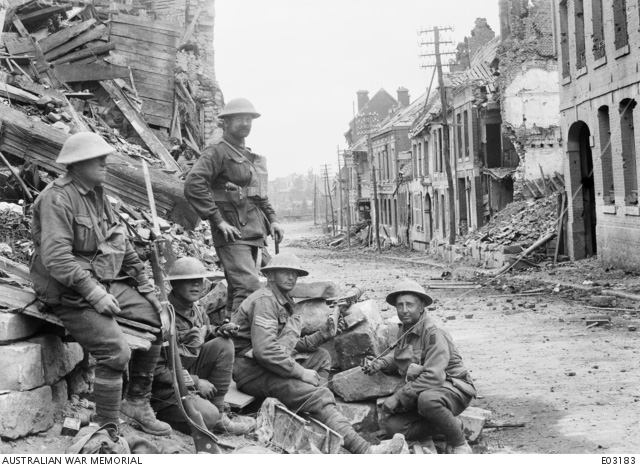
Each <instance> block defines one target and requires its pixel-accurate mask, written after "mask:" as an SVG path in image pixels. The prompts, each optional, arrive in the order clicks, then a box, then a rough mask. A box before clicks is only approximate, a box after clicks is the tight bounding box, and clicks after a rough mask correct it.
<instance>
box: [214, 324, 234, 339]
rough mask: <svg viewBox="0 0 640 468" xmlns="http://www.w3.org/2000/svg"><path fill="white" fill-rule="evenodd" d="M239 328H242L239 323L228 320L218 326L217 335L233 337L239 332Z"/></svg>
mask: <svg viewBox="0 0 640 468" xmlns="http://www.w3.org/2000/svg"><path fill="white" fill-rule="evenodd" d="M238 330H240V327H238V325H236V324H235V323H231V322H227V323H225V324H222V325H220V326H219V327H218V328H216V335H219V336H222V337H223V338H233V337H235V336H236V335H237V334H238Z"/></svg>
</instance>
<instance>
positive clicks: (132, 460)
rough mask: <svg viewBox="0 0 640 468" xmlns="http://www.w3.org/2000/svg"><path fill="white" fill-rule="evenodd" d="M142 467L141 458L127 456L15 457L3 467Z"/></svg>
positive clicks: (4, 458) (5, 458)
mask: <svg viewBox="0 0 640 468" xmlns="http://www.w3.org/2000/svg"><path fill="white" fill-rule="evenodd" d="M63 463H64V464H65V465H86V464H91V465H141V464H142V462H141V461H140V457H126V456H108V455H95V456H86V455H78V456H68V457H47V456H40V457H38V456H33V457H30V456H14V457H2V463H0V464H2V465H62V464H63Z"/></svg>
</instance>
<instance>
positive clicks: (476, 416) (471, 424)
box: [458, 406, 491, 442]
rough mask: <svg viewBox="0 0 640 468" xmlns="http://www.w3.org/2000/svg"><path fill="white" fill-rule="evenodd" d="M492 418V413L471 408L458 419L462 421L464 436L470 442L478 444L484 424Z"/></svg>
mask: <svg viewBox="0 0 640 468" xmlns="http://www.w3.org/2000/svg"><path fill="white" fill-rule="evenodd" d="M490 417H491V411H489V410H485V409H482V408H475V407H473V406H470V407H469V408H467V409H466V410H464V411H463V412H462V413H461V414H460V415H459V416H458V418H460V420H461V421H462V424H463V430H464V436H465V437H466V438H467V440H468V441H469V442H476V441H477V440H478V437H480V434H481V433H482V429H483V428H484V424H485V422H486V421H487V419H489V418H490Z"/></svg>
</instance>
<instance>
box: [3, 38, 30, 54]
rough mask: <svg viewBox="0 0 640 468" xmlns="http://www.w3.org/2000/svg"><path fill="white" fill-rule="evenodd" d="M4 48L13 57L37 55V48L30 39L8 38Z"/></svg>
mask: <svg viewBox="0 0 640 468" xmlns="http://www.w3.org/2000/svg"><path fill="white" fill-rule="evenodd" d="M4 46H5V47H6V48H7V51H8V52H9V53H10V54H11V55H25V54H26V55H34V54H35V53H36V46H35V45H33V41H32V40H31V39H29V38H28V37H8V38H6V39H5V40H4ZM2 58H4V57H2Z"/></svg>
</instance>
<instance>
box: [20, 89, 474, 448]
mask: <svg viewBox="0 0 640 468" xmlns="http://www.w3.org/2000/svg"><path fill="white" fill-rule="evenodd" d="M219 117H220V119H221V121H222V125H223V129H224V134H223V136H222V139H221V140H220V141H219V142H218V143H216V144H214V145H212V146H209V147H207V148H206V149H205V150H204V151H203V153H202V155H201V156H200V158H199V159H198V160H197V161H196V163H195V164H194V166H193V168H192V169H191V171H190V172H189V174H188V176H187V178H186V181H185V189H184V193H185V196H186V198H187V200H188V201H189V202H190V204H191V205H192V206H193V208H194V209H195V211H196V213H197V214H198V215H199V216H200V217H201V218H202V219H204V220H207V221H209V223H210V225H211V233H212V238H213V244H214V247H215V250H216V253H217V255H218V258H219V259H220V261H221V263H222V266H223V268H224V274H225V278H226V281H227V285H228V291H227V292H228V294H227V304H226V307H225V313H224V314H223V317H222V318H221V320H219V321H217V323H211V321H210V319H209V317H208V316H207V314H206V313H205V311H204V310H203V309H202V308H201V307H200V306H199V305H198V300H199V299H200V298H201V296H202V295H203V293H204V288H205V279H206V278H207V277H209V276H211V273H210V272H209V271H208V270H207V269H206V268H205V267H204V266H203V265H202V263H200V262H199V261H198V260H197V259H195V258H190V257H184V258H180V259H178V260H177V261H176V262H175V263H174V264H173V265H172V266H171V268H170V270H169V272H168V275H167V278H166V279H167V280H168V281H169V282H170V284H171V292H170V294H169V295H168V302H169V303H170V306H171V307H173V309H174V311H175V333H176V338H177V344H178V351H179V354H180V358H181V362H182V366H183V369H184V370H185V374H184V377H185V379H186V381H187V385H188V387H189V389H190V391H191V393H192V395H191V396H190V398H191V401H192V402H193V406H194V407H195V408H196V409H197V411H199V412H200V413H201V415H202V418H203V421H204V423H205V424H206V426H207V428H208V429H209V430H211V431H214V432H222V433H232V434H246V433H249V432H251V431H252V430H253V429H255V421H254V420H253V419H252V418H249V417H245V416H237V415H235V416H233V417H230V416H229V414H228V413H226V412H225V406H224V400H225V395H226V394H227V391H228V389H229V386H230V383H231V381H232V379H233V380H234V381H235V382H236V384H237V387H238V389H239V390H240V391H242V392H245V393H247V394H249V395H252V396H254V397H257V398H267V397H273V398H277V399H278V400H279V401H280V402H282V403H283V404H284V405H286V406H287V407H288V408H289V409H290V410H292V411H295V412H301V413H308V414H309V415H311V416H312V417H314V418H316V419H318V420H319V421H321V422H323V423H324V424H326V425H327V426H328V427H330V428H331V429H333V430H335V431H336V432H338V433H339V434H340V435H341V436H342V437H343V439H344V447H345V449H347V450H348V451H349V452H351V453H400V451H401V450H402V448H403V446H404V441H405V437H406V438H408V439H410V440H416V441H421V440H425V439H426V438H428V437H431V436H432V435H434V434H442V435H444V437H445V439H446V441H447V444H448V451H449V452H450V453H471V448H470V447H469V445H468V444H467V442H466V440H465V436H464V432H463V429H462V424H461V422H460V419H459V418H457V417H456V416H458V415H459V414H460V413H461V412H462V411H464V409H465V408H466V407H467V406H468V405H469V403H470V402H471V400H472V399H473V398H474V397H475V394H476V391H475V387H474V385H473V381H472V379H471V376H470V375H469V372H468V371H467V370H466V368H465V367H464V364H463V363H462V359H461V357H460V354H459V353H458V351H457V349H456V346H455V345H454V343H453V341H452V339H451V336H450V335H449V334H448V333H447V332H446V331H445V330H443V329H441V328H439V327H438V326H437V325H436V324H435V323H434V322H433V320H432V319H431V318H430V317H428V316H427V312H426V308H427V307H428V306H429V305H430V304H431V303H432V302H433V300H432V298H431V297H430V296H429V295H428V294H427V292H426V291H425V290H424V289H423V288H422V287H421V286H420V285H419V284H418V283H417V282H415V281H412V280H403V281H401V282H400V283H398V284H397V285H396V286H395V288H394V289H393V291H392V292H391V293H390V294H389V295H388V296H387V302H388V303H389V304H390V305H392V306H394V307H395V308H396V310H397V314H398V318H399V319H400V322H401V324H400V326H399V329H398V339H397V341H396V346H395V348H394V351H393V353H391V354H388V355H386V356H382V357H370V358H367V360H366V361H365V363H364V364H363V366H362V371H363V372H365V373H366V374H373V373H376V372H379V371H381V372H385V373H398V374H399V375H401V376H403V377H404V380H405V383H404V384H402V385H401V386H399V388H398V389H397V390H396V391H395V393H394V394H393V395H391V396H390V397H388V398H387V399H386V400H385V402H384V410H385V411H387V412H389V413H390V414H391V415H390V417H389V419H388V424H387V428H386V429H387V434H388V440H385V441H383V442H382V443H380V444H379V445H371V444H369V442H367V441H366V440H365V439H363V438H362V437H361V436H360V435H359V434H358V433H357V432H356V431H355V430H354V428H353V427H352V425H351V424H350V423H349V420H348V419H347V418H346V417H345V416H344V415H343V414H341V413H340V412H339V411H338V409H337V406H336V400H335V398H334V396H333V393H332V392H331V391H330V390H329V389H328V388H327V382H328V378H329V372H330V369H331V358H330V356H329V354H328V353H327V352H326V351H325V350H324V349H322V348H320V346H321V345H322V344H323V343H325V342H327V341H329V340H331V339H332V338H333V337H334V336H335V334H336V333H340V332H341V326H337V325H336V324H334V323H333V321H332V319H331V318H329V319H328V320H327V323H326V324H325V326H324V327H322V328H321V329H320V330H319V331H317V332H315V333H314V334H311V335H307V336H301V330H302V324H301V317H300V316H299V315H297V314H296V313H295V303H294V301H293V300H292V298H291V295H290V293H291V291H292V290H293V288H294V287H295V285H296V282H297V280H298V278H299V277H301V276H307V275H308V274H309V273H308V271H307V270H306V269H305V268H303V266H302V265H301V263H300V260H299V259H298V258H297V257H296V256H295V255H292V254H288V253H281V254H277V255H275V256H274V257H273V258H271V259H270V261H267V260H266V259H265V258H263V252H264V251H265V250H264V247H265V245H266V239H267V237H268V236H269V235H271V236H272V237H273V239H274V240H275V241H276V242H280V241H281V240H282V238H283V235H284V230H283V229H282V227H281V226H280V224H279V223H278V219H277V217H276V213H275V211H274V209H273V207H272V206H271V204H270V203H269V199H268V197H267V170H266V160H265V158H264V157H262V156H259V155H257V154H255V153H253V152H251V150H250V149H249V148H247V147H246V146H245V138H246V137H247V136H248V135H249V133H250V131H251V126H252V122H253V119H256V118H258V117H260V114H258V113H257V112H256V111H255V109H254V107H253V105H252V104H251V103H250V102H249V101H247V100H246V99H234V100H232V101H230V102H228V103H227V105H226V106H225V107H224V109H223V111H222V112H221V113H220V115H219ZM115 151H116V150H115V149H114V148H113V147H112V146H111V145H109V144H108V143H107V142H106V141H105V140H104V139H103V138H102V137H100V136H99V135H97V134H94V133H77V134H74V135H72V136H71V137H69V138H68V139H67V141H66V142H65V144H64V146H63V147H62V150H61V152H60V155H59V157H58V159H57V162H58V163H60V164H64V165H66V168H67V172H66V174H65V175H64V176H63V177H61V178H59V179H57V180H55V181H54V182H52V183H51V184H49V185H48V186H47V187H46V189H45V190H43V191H42V193H41V194H40V195H39V196H38V198H37V199H36V201H35V203H34V206H33V225H32V236H33V240H34V246H35V248H34V250H35V251H34V254H33V256H32V258H31V261H30V271H31V277H32V279H33V282H34V288H35V291H36V294H37V297H38V298H39V299H40V300H41V301H42V302H43V303H45V304H46V305H47V306H48V307H49V308H50V310H51V312H52V313H53V314H55V315H56V316H57V317H59V318H60V320H61V321H62V323H63V324H64V326H65V327H66V328H67V330H68V331H69V333H70V334H71V335H72V336H73V338H74V339H75V340H76V341H77V342H78V343H80V344H81V345H82V346H83V348H84V349H85V350H86V351H87V352H89V353H91V355H93V357H94V358H95V359H96V370H95V384H94V394H93V396H94V399H95V403H96V411H95V414H94V415H92V421H93V422H94V423H96V424H97V425H104V424H106V423H115V424H119V423H121V422H122V419H124V420H127V421H131V422H133V423H135V424H136V425H137V426H138V427H139V428H140V429H142V430H143V431H145V432H148V433H150V434H155V435H168V434H170V433H171V431H172V427H174V428H179V427H180V425H184V423H185V422H186V418H185V416H184V415H183V413H182V411H181V410H180V408H179V405H178V404H177V400H176V398H177V396H176V395H175V394H174V390H173V389H174V386H173V384H174V377H175V376H174V375H173V374H172V366H171V363H170V362H169V361H168V359H169V356H167V353H166V351H165V348H163V346H162V345H163V333H166V332H167V331H168V329H169V327H170V323H171V322H170V318H169V316H168V314H167V313H166V310H167V308H166V307H165V308H164V309H163V307H162V304H161V303H160V302H159V300H158V298H157V297H156V293H155V288H154V285H153V284H152V282H151V281H150V280H149V278H148V277H147V275H146V274H145V269H144V264H143V262H142V261H141V260H140V259H139V257H138V256H137V254H136V252H135V250H134V249H133V247H132V245H131V244H130V242H129V240H128V239H127V235H126V234H127V233H126V229H125V227H124V226H123V224H122V223H121V222H120V220H119V218H118V216H117V215H116V213H114V211H113V208H112V207H111V205H110V203H109V201H108V199H107V196H106V193H105V191H104V188H103V184H104V183H105V181H106V177H107V163H108V161H107V158H108V156H109V155H110V154H112V153H115ZM260 272H261V273H262V274H263V275H264V276H266V278H267V284H266V286H264V287H260V279H259V274H260ZM116 316H117V317H123V318H126V319H130V320H134V321H137V322H141V323H145V324H148V325H151V326H154V327H157V328H159V329H161V330H162V331H161V332H160V333H158V334H157V335H156V336H155V341H154V342H153V343H152V344H151V347H150V348H149V349H148V350H134V351H130V349H129V346H128V344H127V341H126V339H125V337H124V335H123V333H122V331H121V329H120V327H119V326H118V324H117V322H116V320H115V317H116ZM127 370H128V383H127V385H126V392H125V393H124V395H123V374H124V373H125V372H126V371H127ZM123 396H124V399H123ZM121 418H122V419H121Z"/></svg>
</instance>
